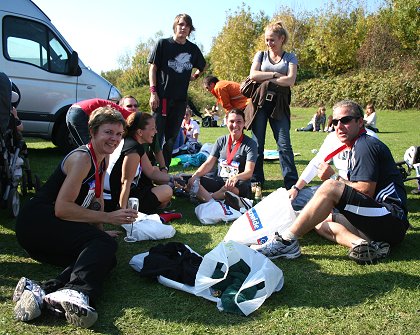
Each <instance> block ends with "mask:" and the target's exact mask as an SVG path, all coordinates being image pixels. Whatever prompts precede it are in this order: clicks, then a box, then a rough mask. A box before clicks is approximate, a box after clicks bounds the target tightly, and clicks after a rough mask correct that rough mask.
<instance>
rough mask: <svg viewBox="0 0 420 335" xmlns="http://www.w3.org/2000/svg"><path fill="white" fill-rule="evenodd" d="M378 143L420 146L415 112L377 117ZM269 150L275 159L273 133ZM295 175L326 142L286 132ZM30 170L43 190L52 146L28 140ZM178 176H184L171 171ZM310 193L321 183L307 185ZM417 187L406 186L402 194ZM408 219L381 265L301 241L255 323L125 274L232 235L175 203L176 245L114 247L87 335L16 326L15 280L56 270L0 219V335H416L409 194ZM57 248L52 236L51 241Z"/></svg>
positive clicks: (206, 131)
mask: <svg viewBox="0 0 420 335" xmlns="http://www.w3.org/2000/svg"><path fill="white" fill-rule="evenodd" d="M314 111H315V110H314V109H293V110H292V129H294V128H297V127H302V126H305V125H306V124H307V122H308V121H309V120H310V118H311V116H312V114H313V113H314ZM378 120H379V121H378V127H379V129H380V130H381V133H380V134H379V136H380V138H381V140H382V141H383V142H385V143H386V144H387V145H388V146H389V147H390V148H391V151H392V153H393V155H394V158H395V159H396V160H402V158H403V155H404V152H405V150H406V149H407V148H408V147H409V146H411V145H420V132H419V130H418V125H419V124H420V112H419V111H417V110H408V111H400V112H395V111H379V112H378ZM225 133H226V129H225V128H203V129H202V133H201V135H200V137H201V142H203V143H204V142H213V141H214V139H215V138H216V137H217V136H220V135H222V134H225ZM267 133H268V136H267V148H268V149H275V145H274V141H273V139H272V135H271V130H268V131H267ZM291 135H292V143H293V148H294V151H295V153H297V152H298V153H300V154H301V155H300V156H297V157H296V164H297V168H298V171H299V173H300V172H302V170H303V169H304V167H305V166H306V164H307V163H308V162H309V160H310V159H311V158H312V157H313V154H312V153H311V149H314V148H318V147H319V146H320V144H321V142H322V140H323V138H324V137H325V134H324V133H302V132H294V131H292V134H291ZM27 143H28V145H29V147H30V156H29V157H30V162H31V167H32V170H33V172H34V173H36V174H38V175H40V177H41V179H42V180H43V181H45V180H46V178H47V177H48V176H49V174H50V173H51V171H52V170H53V169H54V168H55V167H56V165H57V163H58V162H59V161H60V159H61V158H62V155H61V153H60V152H59V151H58V150H57V149H56V148H54V147H53V146H52V144H51V143H49V142H46V141H41V140H38V139H28V140H27ZM177 170H181V168H178V169H177ZM265 171H266V177H267V179H268V182H267V183H266V187H267V189H266V190H264V193H265V194H268V193H269V192H271V191H273V190H275V189H276V188H277V187H281V186H282V178H281V174H280V172H279V164H278V162H269V163H267V164H266V165H265ZM314 182H315V183H317V182H319V181H314ZM415 186H416V184H415V182H413V181H412V182H407V183H406V189H407V191H408V193H409V192H410V191H411V190H412V189H413V188H414V187H415ZM408 197H409V200H408V206H409V210H410V215H409V219H410V222H411V224H412V225H413V229H411V230H410V231H409V232H408V233H407V236H406V239H405V240H404V242H403V243H402V244H401V245H400V246H398V247H395V248H393V249H392V251H391V256H390V258H389V259H387V260H386V261H384V262H382V263H380V264H377V265H372V266H359V265H357V264H356V263H354V262H352V261H350V260H349V259H348V258H347V250H346V249H345V248H344V247H342V246H339V245H336V244H333V243H330V242H328V241H326V240H324V239H322V238H321V237H319V236H317V235H316V234H315V233H312V232H311V233H309V234H307V235H306V236H305V237H304V238H303V239H302V240H301V245H302V253H303V255H302V256H301V257H300V258H298V259H296V260H276V261H275V264H276V265H278V266H279V267H280V268H281V269H282V271H283V273H284V276H285V285H284V288H283V289H282V290H281V291H280V292H278V293H275V294H273V295H272V296H271V297H270V298H269V299H268V300H267V301H266V302H265V303H264V304H263V305H262V306H261V307H260V308H259V309H258V310H257V311H256V312H255V313H253V314H251V315H250V316H249V317H240V316H236V315H232V314H227V313H223V312H219V311H218V310H217V308H216V305H215V304H214V303H211V302H209V301H207V300H204V299H202V298H198V297H195V296H192V295H189V294H187V293H183V292H179V291H176V290H173V289H170V288H166V287H164V286H161V285H160V284H158V283H157V282H155V281H153V280H147V279H142V278H140V277H139V276H138V274H137V273H136V272H134V271H133V270H132V269H131V268H130V267H129V265H128V262H129V260H130V259H131V257H132V256H133V255H135V254H137V253H141V252H144V251H147V250H149V249H150V248H151V247H152V246H154V245H156V244H158V243H166V242H169V241H179V242H183V243H185V244H188V245H189V246H191V247H192V248H193V249H194V250H196V251H197V252H199V253H200V254H202V255H204V254H205V253H207V252H209V251H210V250H212V249H213V248H214V247H215V246H216V245H217V244H218V243H219V242H220V241H221V240H222V239H223V237H224V235H225V234H226V232H227V230H228V229H229V225H228V224H227V225H226V224H222V223H221V224H217V225H214V226H203V225H201V224H200V223H199V222H198V220H197V219H196V217H195V214H194V211H193V206H192V205H191V204H189V203H188V202H187V201H186V200H185V199H175V200H174V201H173V208H174V209H176V210H178V211H180V212H182V214H183V215H184V217H183V219H182V220H177V221H175V222H174V223H173V225H174V227H175V228H176V230H177V233H176V235H175V236H174V237H173V238H172V239H170V240H165V241H150V242H138V243H134V244H128V243H125V242H124V241H123V239H122V237H120V238H119V246H120V247H119V250H118V261H119V262H118V265H117V267H116V269H114V271H113V272H112V273H111V275H110V276H109V278H107V280H106V284H105V293H104V295H103V297H102V299H101V300H100V301H99V305H98V306H97V307H98V308H97V310H98V312H99V319H98V322H97V323H96V324H95V325H94V327H93V329H92V330H85V329H75V328H73V327H70V326H69V325H68V324H67V323H66V322H65V321H64V320H59V319H56V318H54V317H52V316H49V315H46V316H42V317H40V318H38V319H36V320H34V321H33V322H31V323H28V324H25V323H21V322H16V321H14V319H13V317H14V316H13V304H12V302H11V295H12V293H13V289H14V287H15V285H16V282H17V281H18V279H19V278H20V277H21V276H27V277H30V278H33V279H36V280H46V279H49V278H51V277H54V276H55V275H57V274H58V273H59V271H60V269H59V268H56V267H53V266H49V265H43V264H39V263H37V262H35V261H33V260H31V259H30V258H28V257H27V255H26V254H25V252H24V251H23V250H22V249H21V248H20V246H19V245H18V243H17V241H16V238H15V234H14V220H12V219H9V218H7V214H6V211H5V210H1V212H0V215H1V216H0V263H1V265H0V266H1V271H0V335H3V334H19V335H20V334H93V333H96V334H241V335H243V334H255V335H257V334H264V335H267V334H355V333H358V334H359V333H360V334H364V333H370V334H418V329H419V328H420V327H419V326H420V290H419V283H420V261H419V251H418V250H420V240H419V230H420V196H414V195H411V194H409V196H408ZM51 238H54V236H51Z"/></svg>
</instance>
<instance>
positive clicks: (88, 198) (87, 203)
mask: <svg viewBox="0 0 420 335" xmlns="http://www.w3.org/2000/svg"><path fill="white" fill-rule="evenodd" d="M94 197H95V181H94V180H92V181H91V182H90V183H89V191H88V193H87V194H86V197H85V199H84V200H83V203H82V207H84V208H88V207H89V206H90V203H91V202H92V200H93V198H94Z"/></svg>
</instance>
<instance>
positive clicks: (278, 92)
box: [244, 80, 291, 130]
mask: <svg viewBox="0 0 420 335" xmlns="http://www.w3.org/2000/svg"><path fill="white" fill-rule="evenodd" d="M270 94H272V95H273V96H272V98H273V99H274V101H275V102H276V104H275V105H274V107H273V111H272V113H271V114H270V117H272V118H273V119H276V120H280V119H281V118H282V117H284V116H286V117H287V118H288V119H289V120H290V100H291V91H290V87H283V86H279V85H276V84H274V83H272V82H270V81H269V80H266V81H264V82H262V83H261V85H260V86H259V87H258V88H257V89H256V90H255V92H254V94H253V95H252V97H251V102H250V103H249V104H248V105H247V106H246V108H245V111H244V113H245V129H247V130H249V129H251V127H252V122H253V121H254V117H255V114H256V113H257V111H258V108H259V107H262V106H263V104H264V102H265V100H266V98H269V95H270Z"/></svg>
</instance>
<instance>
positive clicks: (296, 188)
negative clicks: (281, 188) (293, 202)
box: [292, 185, 300, 193]
mask: <svg viewBox="0 0 420 335" xmlns="http://www.w3.org/2000/svg"><path fill="white" fill-rule="evenodd" d="M292 188H294V189H295V190H296V191H298V193H299V192H300V188H299V187H297V186H296V185H293V186H292Z"/></svg>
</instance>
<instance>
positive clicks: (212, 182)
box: [200, 174, 251, 198]
mask: <svg viewBox="0 0 420 335" xmlns="http://www.w3.org/2000/svg"><path fill="white" fill-rule="evenodd" d="M225 182H226V181H225V180H224V179H223V178H222V177H219V176H217V175H212V174H207V175H205V176H203V177H201V178H200V184H201V186H203V187H204V188H205V189H206V190H207V191H208V192H210V193H213V192H217V191H219V190H220V189H221V188H222V187H223V186H225ZM235 187H236V188H237V189H238V190H239V196H240V197H244V198H251V181H250V180H239V181H238V182H237V183H236V185H235Z"/></svg>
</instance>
